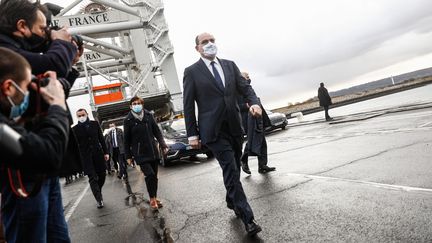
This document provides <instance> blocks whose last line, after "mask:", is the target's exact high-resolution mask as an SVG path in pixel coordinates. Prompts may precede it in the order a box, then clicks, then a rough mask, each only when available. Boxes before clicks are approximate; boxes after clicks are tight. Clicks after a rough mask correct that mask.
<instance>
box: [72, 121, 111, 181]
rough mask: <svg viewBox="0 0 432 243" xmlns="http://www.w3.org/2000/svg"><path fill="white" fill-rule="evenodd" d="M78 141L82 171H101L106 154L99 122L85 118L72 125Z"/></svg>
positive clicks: (89, 173)
mask: <svg viewBox="0 0 432 243" xmlns="http://www.w3.org/2000/svg"><path fill="white" fill-rule="evenodd" d="M72 130H73V132H74V134H75V137H76V139H77V141H78V146H79V151H80V155H81V161H82V166H83V169H84V173H85V174H87V175H91V174H94V173H102V172H104V171H105V169H106V165H105V159H104V154H108V149H107V147H106V145H105V140H104V137H103V135H102V130H101V128H100V125H99V122H97V121H90V120H87V121H86V122H84V123H78V124H77V125H75V126H73V127H72Z"/></svg>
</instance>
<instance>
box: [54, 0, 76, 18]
mask: <svg viewBox="0 0 432 243" xmlns="http://www.w3.org/2000/svg"><path fill="white" fill-rule="evenodd" d="M80 2H82V0H75V2H73V3H71V4H69V6H67V7H66V8H64V9H63V10H62V11H60V13H59V14H57V15H56V16H63V15H64V14H65V13H67V12H69V11H70V10H71V9H73V8H74V7H75V6H76V5H78V4H79V3H80Z"/></svg>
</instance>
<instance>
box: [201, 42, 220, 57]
mask: <svg viewBox="0 0 432 243" xmlns="http://www.w3.org/2000/svg"><path fill="white" fill-rule="evenodd" d="M203 54H204V55H205V56H206V57H215V56H216V54H217V46H216V44H215V43H212V42H209V43H207V44H206V45H205V46H203Z"/></svg>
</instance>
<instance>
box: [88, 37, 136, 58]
mask: <svg viewBox="0 0 432 243" xmlns="http://www.w3.org/2000/svg"><path fill="white" fill-rule="evenodd" d="M81 37H82V39H83V40H84V41H87V42H91V43H94V44H97V45H101V46H103V47H106V48H108V49H112V50H116V51H118V52H121V53H123V54H130V52H131V51H130V50H128V49H125V48H122V47H120V46H117V45H113V44H110V43H107V42H105V41H101V40H98V39H95V38H91V37H88V36H85V35H82V36H81Z"/></svg>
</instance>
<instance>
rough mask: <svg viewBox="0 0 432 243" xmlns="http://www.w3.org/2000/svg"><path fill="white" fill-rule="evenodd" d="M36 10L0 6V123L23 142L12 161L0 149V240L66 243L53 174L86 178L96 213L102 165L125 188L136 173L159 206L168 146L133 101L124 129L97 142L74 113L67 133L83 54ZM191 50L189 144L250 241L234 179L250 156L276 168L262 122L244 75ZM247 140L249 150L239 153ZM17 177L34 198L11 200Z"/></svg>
mask: <svg viewBox="0 0 432 243" xmlns="http://www.w3.org/2000/svg"><path fill="white" fill-rule="evenodd" d="M45 12H46V9H45V8H43V6H41V5H40V4H39V3H38V2H36V3H31V2H29V1H27V0H13V1H12V0H2V1H1V3H0V13H1V14H0V46H2V47H6V48H0V53H1V55H0V88H1V89H0V123H1V124H6V125H8V126H10V127H11V128H12V130H14V131H15V132H17V133H18V134H19V136H21V137H22V138H21V139H20V140H19V141H18V143H19V144H20V145H21V146H22V151H21V154H15V153H14V152H15V151H13V150H10V149H4V148H3V147H1V148H0V149H1V150H0V151H1V154H2V160H1V161H0V163H1V164H0V165H1V170H0V173H1V177H0V179H1V180H0V184H1V185H2V187H1V223H0V226H4V229H5V230H4V232H5V236H6V237H5V238H6V240H7V241H8V242H47V241H48V242H51V241H52V242H55V241H62V242H70V237H69V233H68V228H67V224H66V221H65V218H64V213H63V206H62V198H61V191H60V187H59V176H60V175H63V174H64V173H71V172H72V173H75V172H76V170H79V171H81V170H82V171H83V172H84V174H85V175H87V176H88V180H89V184H90V188H91V191H92V193H93V195H94V198H95V200H96V206H97V208H102V207H104V206H105V202H104V198H103V191H102V188H103V185H104V183H105V177H106V173H107V169H108V170H110V169H111V168H109V167H110V166H108V167H107V161H109V160H110V159H112V160H113V162H114V165H118V166H117V168H116V169H117V170H118V171H119V174H118V176H119V177H120V178H121V179H123V180H125V181H127V180H128V173H127V165H126V163H128V164H130V165H131V164H134V163H136V164H137V165H139V167H140V170H141V172H142V173H143V174H144V176H145V183H146V187H147V191H148V195H149V198H150V206H151V208H153V209H158V208H160V207H162V202H161V201H160V200H159V198H158V193H157V192H158V176H157V174H158V163H159V160H160V156H161V153H160V152H159V151H162V154H163V153H167V152H168V147H167V145H166V143H165V141H164V138H163V136H162V133H161V131H160V130H159V127H158V125H157V123H156V121H155V118H154V117H153V115H152V114H151V113H150V112H149V111H147V110H145V109H144V100H143V99H142V98H139V97H133V98H132V99H131V100H130V102H129V108H130V111H129V113H128V115H127V116H126V118H125V119H124V121H123V127H124V130H123V131H122V130H121V129H119V128H116V126H115V124H110V130H109V132H108V133H107V136H105V137H104V136H103V134H102V130H101V126H100V124H99V123H98V122H97V121H93V120H90V119H89V114H88V112H87V111H86V110H85V109H79V110H78V111H76V117H77V118H78V124H77V125H75V126H73V127H72V129H71V124H72V122H71V121H72V119H71V117H70V115H69V110H68V107H67V104H66V99H67V95H68V93H69V89H70V87H72V86H73V84H74V82H75V80H76V78H78V76H79V72H78V71H77V70H76V69H75V68H73V65H74V64H76V62H77V61H78V60H79V58H80V56H81V55H82V53H83V47H82V45H81V46H80V45H78V43H77V41H76V40H74V39H73V38H72V36H71V35H70V34H69V33H68V32H67V31H66V29H60V30H52V31H50V32H49V33H47V32H46V31H45V30H46V29H47V21H46V16H45V14H44V13H45ZM47 40H49V44H47V43H46V41H47ZM81 44H82V43H81ZM195 49H196V51H197V52H198V53H199V54H200V59H199V60H198V61H197V62H196V63H194V64H193V65H191V66H189V67H187V68H186V69H185V72H184V78H183V87H184V89H183V90H184V104H183V105H184V116H185V122H186V130H187V136H188V140H189V144H190V145H191V146H192V147H193V148H200V147H201V145H206V146H207V147H208V148H209V149H210V150H211V152H212V153H213V154H214V156H215V157H216V159H217V161H218V162H219V165H220V167H221V169H222V172H223V182H224V186H225V188H226V196H225V201H226V206H227V208H228V209H230V210H232V211H233V212H234V213H235V215H236V216H237V217H239V218H240V219H241V220H242V222H243V223H244V225H245V229H246V232H247V234H248V235H250V236H253V235H255V234H257V233H258V232H260V231H261V230H262V228H261V227H260V225H259V224H258V223H257V222H256V221H255V216H254V213H253V210H252V208H251V206H250V205H249V202H248V200H247V197H246V194H245V192H244V190H243V186H242V183H241V181H240V171H241V170H242V169H243V171H244V172H246V173H248V174H250V173H251V171H250V168H249V166H248V160H247V158H248V156H249V155H253V156H258V164H259V165H258V172H259V173H267V172H271V171H274V170H275V169H276V168H275V167H269V166H268V165H267V163H268V161H267V143H266V140H265V136H264V127H265V124H266V122H268V120H267V118H266V116H265V112H264V109H263V108H262V105H261V103H260V101H259V99H258V97H257V96H256V94H255V91H254V90H253V89H252V87H251V85H250V79H249V78H248V76H247V75H246V74H243V76H242V73H241V72H240V71H239V69H238V67H237V65H236V64H235V63H234V62H233V61H230V60H226V59H220V58H218V57H217V46H216V44H215V38H214V36H213V35H211V34H209V33H202V34H200V35H198V36H197V37H196V38H195ZM32 73H33V74H35V75H43V76H44V77H46V78H48V79H49V80H50V81H49V83H48V86H46V87H37V84H36V83H33V82H31V74H32ZM248 80H249V81H248ZM30 90H32V91H34V92H36V91H37V92H39V93H38V94H37V95H38V96H36V97H34V96H30V95H29V92H30ZM35 99H39V100H42V101H43V102H45V103H44V104H43V109H45V110H43V111H42V112H41V113H43V115H41V116H39V115H36V116H35V115H34V114H35V110H36V111H37V110H38V109H39V108H40V107H39V106H37V107H33V106H34V103H36V102H35ZM239 99H243V100H242V101H239ZM239 106H240V107H239ZM196 109H197V110H196ZM26 110H28V111H26ZM241 111H242V112H243V113H241ZM30 114H31V115H30ZM26 116H27V117H26ZM242 116H243V118H242ZM34 118H37V119H34ZM26 119H27V120H26ZM23 124H25V125H23ZM246 133H247V135H248V142H247V145H246V148H245V152H244V153H242V145H243V136H244V135H245V134H246ZM242 154H243V156H242ZM29 161H31V163H29ZM71 161H74V163H75V165H78V166H81V168H74V169H70V168H69V169H65V171H66V172H63V171H62V169H63V167H64V166H65V165H66V166H68V165H73V162H71ZM16 170H19V171H18V174H17V175H18V176H17V178H19V179H20V181H19V183H18V186H21V187H23V188H35V185H37V187H38V188H37V189H38V190H35V191H34V193H29V194H30V195H28V194H26V193H21V194H20V193H17V192H16V190H15V189H16V188H14V186H15V185H14V184H13V183H12V181H13V180H10V181H8V178H11V174H13V173H15V172H16ZM21 175H23V176H22V178H21V177H20V176H21ZM21 192H22V190H21ZM33 194H34V195H33ZM2 231H3V230H0V233H1V232H2Z"/></svg>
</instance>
